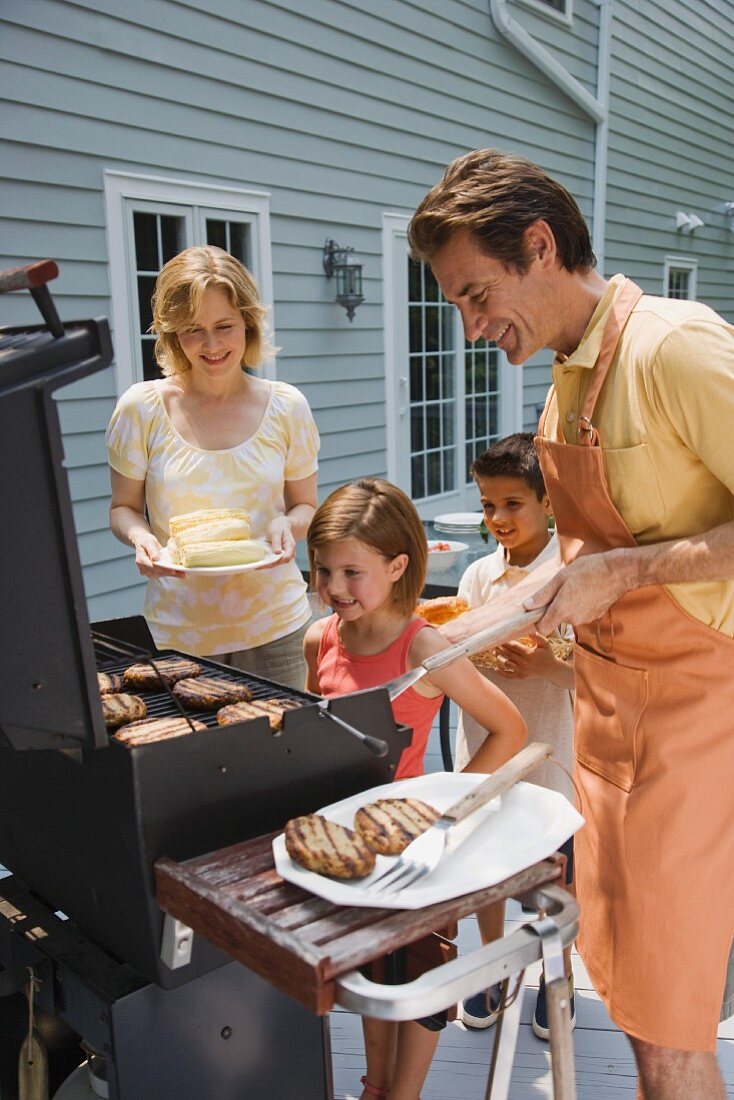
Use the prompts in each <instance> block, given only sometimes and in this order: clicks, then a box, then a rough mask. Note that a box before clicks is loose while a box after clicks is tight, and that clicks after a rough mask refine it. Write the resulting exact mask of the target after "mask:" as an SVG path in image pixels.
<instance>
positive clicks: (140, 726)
mask: <svg viewBox="0 0 734 1100" xmlns="http://www.w3.org/2000/svg"><path fill="white" fill-rule="evenodd" d="M191 726H193V727H194V730H195V731H196V732H201V731H202V730H205V729H206V726H205V725H204V723H203V722H199V721H196V720H192V721H191V723H189V720H188V718H178V717H177V718H144V719H143V721H142V722H131V723H130V724H129V725H127V726H121V727H120V729H119V730H118V731H117V733H116V734H115V735H114V736H115V737H116V738H117V740H118V741H122V743H123V744H124V745H147V744H149V743H150V742H151V741H165V740H167V739H168V738H169V737H182V736H183V735H184V734H186V733H191V732H192V729H191Z"/></svg>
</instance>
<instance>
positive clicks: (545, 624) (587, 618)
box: [523, 550, 632, 634]
mask: <svg viewBox="0 0 734 1100" xmlns="http://www.w3.org/2000/svg"><path fill="white" fill-rule="evenodd" d="M624 564H625V558H624V556H623V555H621V554H620V552H619V551H617V550H608V551H605V552H604V553H601V554H588V555H585V556H583V557H580V558H577V559H576V561H574V562H571V564H570V565H567V566H564V568H563V569H561V570H559V572H558V573H556V575H555V576H554V577H552V578H551V580H550V581H548V582H547V584H544V585H543V587H542V588H539V589H538V590H537V591H536V592H534V593H533V595H532V596H530V597H528V598H527V599H525V600H524V601H523V607H525V608H527V609H528V610H529V609H530V608H533V607H542V606H543V605H544V604H549V605H550V606H549V607H548V610H547V611H546V613H545V614H544V615H543V618H542V619H539V620H538V622H537V623H536V624H535V628H536V630H537V631H538V632H539V633H541V634H550V633H551V631H552V630H555V628H556V627H557V626H558V624H559V623H571V624H572V625H573V626H578V625H579V623H590V622H593V621H594V620H595V619H598V618H600V617H601V616H602V615H603V614H604V612H605V611H608V610H609V608H610V607H611V606H612V604H614V603H616V602H617V600H619V599H620V598H621V597H622V596H623V595H624V594H625V592H627V591H628V590H629V589H630V588H631V587H632V585H631V584H630V583H629V580H628V579H627V570H626V569H625V568H624Z"/></svg>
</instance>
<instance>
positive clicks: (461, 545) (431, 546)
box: [428, 539, 469, 573]
mask: <svg viewBox="0 0 734 1100" xmlns="http://www.w3.org/2000/svg"><path fill="white" fill-rule="evenodd" d="M438 546H448V550H438V549H436V548H437V547H438ZM468 549H469V545H468V543H466V542H450V541H449V540H448V539H430V540H429V542H428V572H429V573H446V572H448V570H449V569H451V568H452V567H453V566H454V565H456V563H457V562H458V561H459V558H460V557H461V555H462V554H463V553H464V551H465V550H468Z"/></svg>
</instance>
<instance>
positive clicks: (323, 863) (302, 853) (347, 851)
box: [285, 814, 376, 879]
mask: <svg viewBox="0 0 734 1100" xmlns="http://www.w3.org/2000/svg"><path fill="white" fill-rule="evenodd" d="M285 847H286V851H287V852H288V855H289V856H290V857H291V859H292V860H293V861H294V863H298V864H299V866H301V867H305V868H306V869H307V870H308V871H315V872H316V873H317V874H319V875H329V876H330V877H331V878H340V879H355V878H365V877H366V876H367V875H369V873H370V872H371V871H372V870H373V869H374V866H375V858H376V857H375V853H374V852H373V851H372V849H371V848H370V847H368V845H367V843H366V842H365V840H364V838H363V837H361V836H360V835H359V833H355V832H352V830H351V829H347V828H345V827H344V826H343V825H337V824H336V823H335V822H334V821H329V820H327V818H325V817H322V816H321V814H307V815H306V816H304V817H294V818H292V819H291V820H290V821H289V822H288V823H287V824H286V827H285Z"/></svg>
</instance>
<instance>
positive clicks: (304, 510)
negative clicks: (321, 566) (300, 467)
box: [268, 474, 318, 565]
mask: <svg viewBox="0 0 734 1100" xmlns="http://www.w3.org/2000/svg"><path fill="white" fill-rule="evenodd" d="M317 477H318V475H317V474H311V475H310V476H309V477H303V478H300V479H299V480H298V481H286V482H285V483H284V485H283V499H284V502H285V514H284V515H282V516H276V517H275V519H274V520H271V522H270V524H269V526H268V539H269V541H270V545H271V546H272V548H273V550H275V551H278V550H281V551H282V554H281V556H280V557H279V559H278V561H277V562H276V563H275V564H276V565H282V564H283V563H284V562H286V561H291V559H292V558H293V557H294V555H295V553H296V543H297V542H298V541H299V540H300V539H302V538H305V535H306V532H307V531H308V528H309V526H310V523H311V520H312V519H313V515H314V512H315V511H316V480H317Z"/></svg>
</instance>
